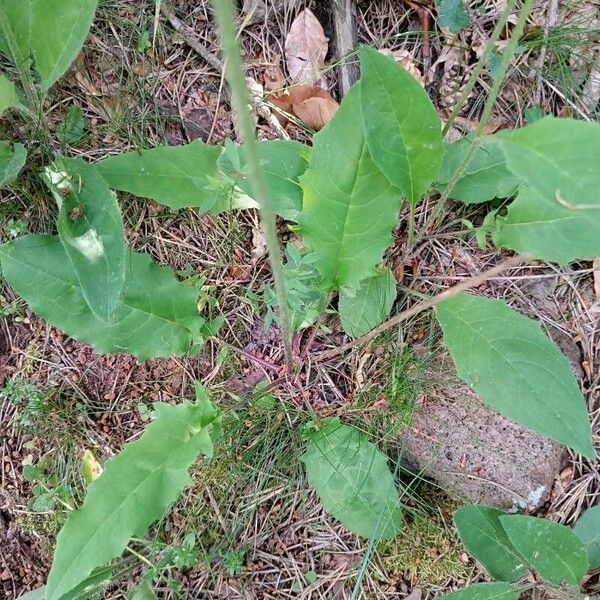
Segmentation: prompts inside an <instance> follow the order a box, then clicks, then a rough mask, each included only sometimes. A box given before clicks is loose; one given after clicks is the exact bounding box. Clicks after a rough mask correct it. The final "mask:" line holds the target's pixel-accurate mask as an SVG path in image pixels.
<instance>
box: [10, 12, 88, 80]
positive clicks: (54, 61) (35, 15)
mask: <svg viewBox="0 0 600 600" xmlns="http://www.w3.org/2000/svg"><path fill="white" fill-rule="evenodd" d="M97 4H98V0H21V1H19V2H15V0H0V24H3V25H4V27H3V34H4V38H5V40H6V42H7V45H8V47H9V49H10V51H11V53H12V54H13V58H14V60H15V61H16V62H20V63H24V62H26V61H27V60H28V59H29V56H30V55H33V58H34V62H35V69H36V71H37V72H38V74H39V76H40V88H41V90H42V91H46V90H47V89H48V88H49V87H50V86H51V85H52V84H53V83H54V82H55V81H56V80H57V79H58V78H59V77H61V75H63V73H64V72H65V71H66V70H67V69H68V68H69V65H70V64H71V63H72V62H73V60H74V59H75V57H76V56H77V54H78V53H79V51H80V50H81V47H82V46H83V42H84V41H85V38H86V37H87V34H88V31H89V29H90V26H91V24H92V19H93V18H94V12H95V11H96V5H97ZM15 55H16V56H15Z"/></svg>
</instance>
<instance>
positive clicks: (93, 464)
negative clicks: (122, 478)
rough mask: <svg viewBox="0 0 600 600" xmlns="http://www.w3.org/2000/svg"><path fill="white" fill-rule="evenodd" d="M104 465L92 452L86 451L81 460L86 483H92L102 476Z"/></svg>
mask: <svg viewBox="0 0 600 600" xmlns="http://www.w3.org/2000/svg"><path fill="white" fill-rule="evenodd" d="M102 470H103V469H102V465H101V464H100V463H99V462H98V461H97V460H96V458H95V456H94V454H93V453H92V451H91V450H86V451H85V452H84V453H83V458H82V459H81V473H82V475H83V478H84V479H85V482H86V483H92V481H94V480H95V479H98V477H100V475H102Z"/></svg>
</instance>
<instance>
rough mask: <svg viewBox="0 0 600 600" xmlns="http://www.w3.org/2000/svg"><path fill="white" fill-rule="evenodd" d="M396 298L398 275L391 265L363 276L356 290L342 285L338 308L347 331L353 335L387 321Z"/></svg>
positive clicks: (362, 333)
mask: <svg viewBox="0 0 600 600" xmlns="http://www.w3.org/2000/svg"><path fill="white" fill-rule="evenodd" d="M395 300H396V279H395V278H394V275H393V273H392V272H391V271H390V270H389V269H388V268H385V269H381V270H379V271H377V273H375V275H373V276H372V277H367V279H364V280H363V281H362V282H361V284H360V287H359V288H358V289H356V290H351V289H348V288H342V290H341V291H340V296H339V301H338V312H339V313H340V320H341V321H342V327H343V328H344V331H345V332H346V333H347V334H348V335H349V336H351V337H359V336H361V335H365V334H366V333H369V331H371V329H373V328H374V327H377V325H379V324H380V323H383V321H385V319H386V318H387V316H388V315H389V314H390V311H391V310H392V306H393V305H394V301H395Z"/></svg>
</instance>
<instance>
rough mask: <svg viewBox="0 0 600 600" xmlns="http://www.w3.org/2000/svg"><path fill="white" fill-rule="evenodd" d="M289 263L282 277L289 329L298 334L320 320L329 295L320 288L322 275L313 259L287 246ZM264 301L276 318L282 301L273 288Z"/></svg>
mask: <svg viewBox="0 0 600 600" xmlns="http://www.w3.org/2000/svg"><path fill="white" fill-rule="evenodd" d="M286 259H287V261H286V263H285V265H284V266H283V276H284V280H285V288H286V293H287V302H288V313H289V317H290V327H291V329H292V331H294V332H296V331H299V330H300V329H304V328H306V327H310V325H312V324H313V323H314V322H315V321H316V320H317V319H318V318H319V316H320V315H321V313H322V312H323V310H324V309H325V306H326V304H327V298H328V294H327V293H326V292H325V290H323V289H322V288H321V287H320V285H319V272H318V271H317V269H316V268H315V265H314V260H315V256H314V255H311V254H303V255H300V253H299V252H298V250H296V248H295V247H294V246H293V244H289V243H288V245H287V247H286ZM263 300H264V302H265V304H266V305H267V307H268V308H269V310H270V314H272V315H273V314H274V313H275V312H276V310H277V306H278V303H279V300H278V297H277V294H276V293H275V290H274V289H273V288H272V287H268V288H266V289H265V292H264V294H263Z"/></svg>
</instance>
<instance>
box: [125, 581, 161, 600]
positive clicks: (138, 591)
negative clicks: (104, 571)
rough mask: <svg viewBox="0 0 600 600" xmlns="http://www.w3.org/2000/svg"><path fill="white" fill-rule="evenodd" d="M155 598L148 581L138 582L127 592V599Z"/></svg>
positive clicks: (151, 599)
mask: <svg viewBox="0 0 600 600" xmlns="http://www.w3.org/2000/svg"><path fill="white" fill-rule="evenodd" d="M156 598H157V596H156V594H155V593H154V590H153V589H152V586H151V585H150V582H149V581H146V580H143V581H141V582H140V583H138V584H137V585H136V586H135V587H134V588H133V589H132V590H131V591H130V592H129V593H128V594H127V600H155V599H156Z"/></svg>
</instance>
